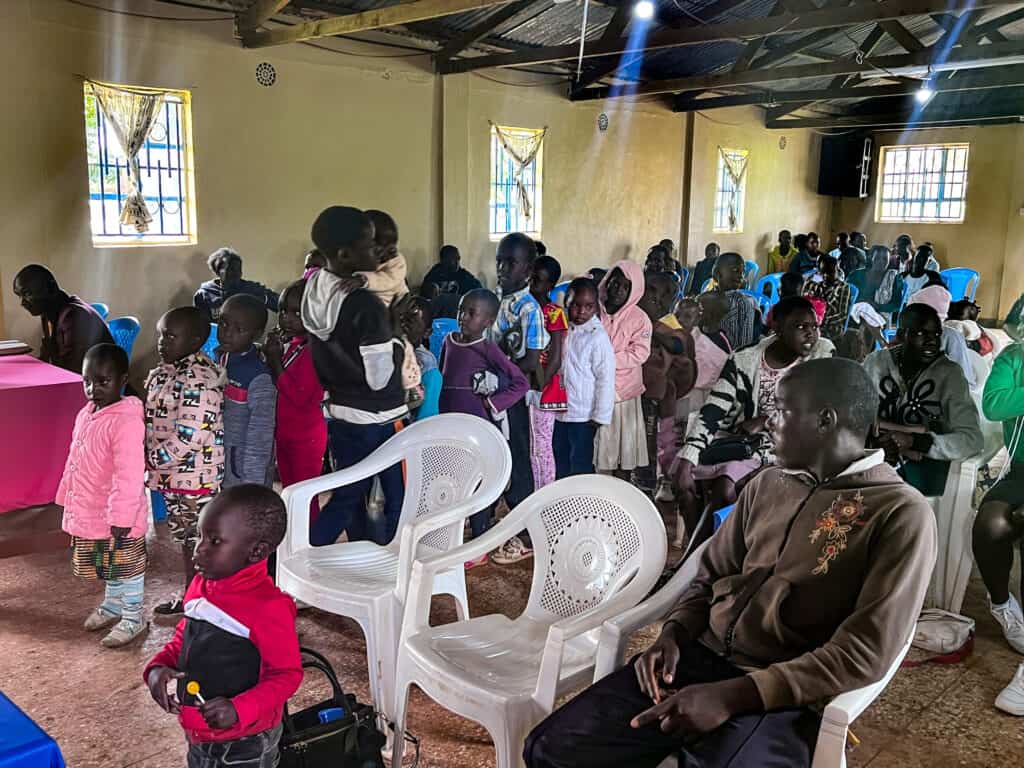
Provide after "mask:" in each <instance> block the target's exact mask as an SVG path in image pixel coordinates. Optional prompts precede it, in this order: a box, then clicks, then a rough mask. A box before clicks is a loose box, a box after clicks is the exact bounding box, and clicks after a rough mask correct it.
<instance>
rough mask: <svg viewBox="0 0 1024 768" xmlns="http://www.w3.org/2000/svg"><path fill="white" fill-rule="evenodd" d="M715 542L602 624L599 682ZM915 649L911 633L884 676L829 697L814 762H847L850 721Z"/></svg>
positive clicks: (830, 765) (834, 766) (668, 605)
mask: <svg viewBox="0 0 1024 768" xmlns="http://www.w3.org/2000/svg"><path fill="white" fill-rule="evenodd" d="M709 543H710V539H709V540H708V541H705V542H704V543H703V544H701V545H700V546H699V547H698V548H697V549H696V550H694V553H693V554H692V555H691V556H690V557H688V558H687V559H686V560H685V561H684V562H683V564H682V566H681V567H680V568H679V570H678V571H676V573H675V575H674V576H673V577H672V578H671V579H670V580H669V581H668V583H666V584H665V586H664V587H662V588H661V589H659V590H658V591H657V592H656V593H655V594H653V595H651V597H650V598H648V599H647V600H645V601H644V602H643V603H641V604H640V605H638V606H636V607H635V608H633V609H632V610H629V611H626V612H624V613H621V614H619V615H618V616H616V617H614V618H612V619H609V620H608V621H606V622H605V623H604V625H603V626H602V627H601V635H600V641H599V647H598V650H597V665H596V666H595V669H594V681H595V682H596V681H598V680H600V679H601V678H603V677H605V676H606V675H609V674H611V673H612V672H614V671H615V670H616V669H618V668H619V667H621V666H622V665H623V663H624V662H625V658H624V657H625V651H626V644H627V643H628V642H629V636H630V635H631V634H632V633H634V632H636V631H637V630H638V629H642V628H643V627H646V626H649V625H651V624H654V623H656V622H659V621H661V620H663V619H664V618H665V617H666V616H668V614H669V613H670V612H671V610H672V608H673V607H674V606H675V603H676V600H677V599H678V597H679V595H681V594H682V592H683V590H684V589H686V587H687V585H689V583H690V582H691V581H693V578H694V577H695V576H696V575H697V569H698V568H699V566H700V559H701V557H702V556H703V554H704V550H705V549H706V548H707V546H708V544H709ZM909 650H910V638H909V637H908V638H907V642H906V643H905V644H904V646H903V648H902V649H901V650H900V652H899V653H898V654H897V656H896V659H895V660H894V661H893V663H892V665H890V667H889V669H888V670H887V671H886V673H885V676H884V677H883V678H882V679H881V680H879V681H878V682H877V683H872V684H871V685H867V686H865V687H863V688H858V689H857V690H855V691H848V692H846V693H843V694H840V695H839V696H836V697H835V698H834V699H832V701H831V702H829V704H828V706H827V707H825V712H824V713H823V715H822V719H821V728H820V730H819V731H818V743H817V746H816V747H815V749H814V761H813V762H812V764H811V766H812V768H845V766H846V734H847V731H848V730H849V728H850V724H851V723H852V722H853V721H854V720H856V719H857V718H858V717H859V716H860V715H861V713H862V712H864V710H865V709H867V708H868V707H869V706H870V705H871V702H873V701H874V700H875V699H876V698H878V696H879V694H881V693H882V691H883V690H885V686H886V685H888V684H889V681H890V680H892V678H893V676H894V675H895V674H896V672H897V670H898V669H899V668H900V664H902V663H903V658H904V657H905V656H906V655H907V651H909ZM678 764H679V761H678V760H677V759H676V758H675V757H674V756H673V757H668V758H666V759H665V760H663V761H662V763H661V764H660V765H659V766H658V768H676V766H678Z"/></svg>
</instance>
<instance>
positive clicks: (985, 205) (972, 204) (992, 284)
mask: <svg viewBox="0 0 1024 768" xmlns="http://www.w3.org/2000/svg"><path fill="white" fill-rule="evenodd" d="M955 142H967V143H969V144H970V154H969V156H968V171H967V208H966V211H965V215H964V221H963V222H962V223H957V224H880V223H876V222H875V205H876V196H875V191H876V188H875V187H874V185H873V187H872V190H871V195H870V196H869V197H868V198H866V199H864V200H858V199H851V198H843V199H842V200H841V201H840V202H839V203H838V205H837V210H836V215H835V218H834V227H835V229H846V230H850V229H856V230H860V231H863V232H866V233H868V236H869V239H870V241H871V242H878V243H884V244H891V243H892V242H893V241H894V240H895V239H896V237H897V235H899V234H900V233H903V232H906V233H908V234H910V235H911V236H912V237H913V238H914V240H915V241H917V242H924V241H931V242H932V243H934V245H935V249H936V256H937V257H938V259H939V262H940V263H941V265H942V267H943V268H945V267H971V268H973V269H976V270H978V272H980V273H981V283H980V284H979V286H978V294H977V300H978V303H980V304H981V305H982V312H983V315H984V316H985V317H995V316H998V317H999V318H1002V317H1003V315H1005V314H1006V312H1007V311H1009V308H1010V306H1011V304H1012V303H1013V301H1014V300H1015V299H1016V298H1017V296H1019V295H1020V294H1021V292H1022V291H1024V250H1022V245H1021V244H1022V242H1024V240H1022V238H1024V218H1022V217H1021V215H1020V209H1021V207H1022V206H1024V157H1022V154H1024V126H1020V125H998V126H986V127H967V128H942V129H934V130H921V131H903V132H891V133H879V134H876V135H875V156H874V163H875V168H876V170H877V169H878V153H879V149H880V148H881V147H882V146H887V145H894V144H942V143H955ZM875 176H877V174H873V178H872V181H873V184H874V181H875V178H874V177H875Z"/></svg>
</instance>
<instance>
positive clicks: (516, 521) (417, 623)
mask: <svg viewBox="0 0 1024 768" xmlns="http://www.w3.org/2000/svg"><path fill="white" fill-rule="evenodd" d="M453 511H454V510H453ZM532 511H533V510H532V509H527V508H524V507H523V506H520V507H517V508H516V509H514V510H512V511H511V512H509V513H508V514H507V515H506V516H505V517H504V519H502V521H501V522H500V523H498V524H497V525H496V526H494V527H493V528H491V529H490V530H489V531H486V532H485V533H484V534H483V535H481V536H477V537H476V538H475V539H473V540H471V541H468V542H466V543H465V544H463V545H462V546H460V547H455V548H454V549H449V550H448V551H447V552H443V553H440V554H437V555H432V556H430V557H424V558H422V559H417V560H415V561H414V562H413V564H412V573H411V575H410V576H409V586H408V588H407V589H406V592H405V611H404V613H403V615H402V635H401V642H402V643H404V642H405V641H406V639H407V638H409V637H412V636H413V635H415V634H416V633H417V632H419V631H420V630H422V629H424V628H426V627H427V626H428V625H429V621H428V619H429V614H430V598H431V595H432V593H433V585H434V576H435V575H437V574H438V573H439V572H441V571H446V570H448V569H449V568H454V567H462V566H463V565H464V564H465V562H466V561H467V560H472V559H473V558H475V557H479V556H480V555H482V554H484V553H485V552H490V551H491V550H492V549H497V548H498V547H500V546H501V545H502V544H504V543H505V542H506V541H508V540H509V539H510V538H512V537H513V536H515V535H516V534H517V533H519V532H520V531H521V530H523V528H525V527H526V519H527V517H528V516H529V515H530V514H531V512H532ZM399 647H401V646H399Z"/></svg>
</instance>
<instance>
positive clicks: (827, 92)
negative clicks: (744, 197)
mask: <svg viewBox="0 0 1024 768" xmlns="http://www.w3.org/2000/svg"><path fill="white" fill-rule="evenodd" d="M1020 86H1024V66H1021V65H1017V66H1013V67H993V68H992V69H989V70H980V71H978V70H976V71H973V72H969V73H966V72H965V73H961V74H959V75H957V76H956V77H955V78H951V79H949V80H942V81H939V82H936V83H935V84H934V85H933V89H934V90H935V91H936V92H938V93H946V92H954V91H976V90H987V89H994V88H1014V87H1020ZM920 87H921V84H920V82H918V81H914V82H913V83H898V84H895V85H877V86H870V85H866V86H858V87H850V86H840V87H831V86H830V87H828V88H819V89H815V90H787V91H758V92H757V93H743V94H737V95H734V96H707V97H704V98H699V99H698V98H693V97H689V98H683V97H677V98H676V100H675V103H674V104H673V106H672V109H673V111H674V112H695V111H697V110H706V109H722V108H725V107H738V106H744V105H759V104H790V103H803V104H807V103H813V102H816V101H833V100H839V99H877V98H894V97H901V96H912V95H913V94H915V93H916V92H917V91H918V89H920ZM774 121H775V119H773V120H771V121H770V122H774Z"/></svg>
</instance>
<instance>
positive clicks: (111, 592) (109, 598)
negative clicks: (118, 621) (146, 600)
mask: <svg viewBox="0 0 1024 768" xmlns="http://www.w3.org/2000/svg"><path fill="white" fill-rule="evenodd" d="M145 578H146V574H144V573H140V574H139V575H138V576H133V577H132V578H130V579H116V580H110V581H108V582H106V585H107V589H106V592H105V593H104V595H103V602H102V603H100V610H102V611H105V612H106V613H112V614H114V615H116V616H120V617H121V618H122V619H123V620H125V621H130V622H133V623H136V624H141V623H142V598H143V595H144V589H143V582H144V581H145Z"/></svg>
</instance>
